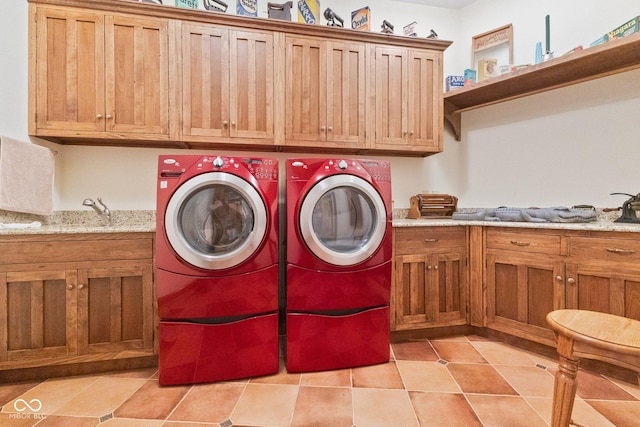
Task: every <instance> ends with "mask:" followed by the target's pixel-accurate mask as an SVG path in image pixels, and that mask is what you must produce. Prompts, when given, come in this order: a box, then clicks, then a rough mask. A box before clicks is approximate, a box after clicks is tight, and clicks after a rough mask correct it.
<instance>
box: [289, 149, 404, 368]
mask: <svg viewBox="0 0 640 427" xmlns="http://www.w3.org/2000/svg"><path fill="white" fill-rule="evenodd" d="M286 173H287V177H286V194H287V196H286V204H287V207H286V210H287V239H286V242H287V250H286V252H287V267H286V345H287V347H286V350H287V353H286V365H287V370H288V371H290V372H307V371H319V370H327V369H339V368H348V367H355V366H363V365H370V364H375V363H383V362H388V361H389V300H390V296H391V251H392V240H391V239H392V226H391V219H392V217H391V171H390V164H389V162H386V161H377V160H348V159H289V160H287V163H286Z"/></svg>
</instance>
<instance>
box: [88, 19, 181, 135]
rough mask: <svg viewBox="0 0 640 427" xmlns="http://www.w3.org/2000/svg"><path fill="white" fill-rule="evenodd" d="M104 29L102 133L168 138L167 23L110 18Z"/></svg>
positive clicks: (106, 21)
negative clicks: (103, 126) (163, 136)
mask: <svg viewBox="0 0 640 427" xmlns="http://www.w3.org/2000/svg"><path fill="white" fill-rule="evenodd" d="M105 28H106V33H105V46H106V47H105V80H106V106H105V110H104V111H105V114H104V118H103V120H104V123H105V126H106V130H107V131H110V132H117V133H126V134H132V133H136V134H151V135H168V134H169V48H168V24H167V21H166V20H162V19H158V20H152V19H149V18H133V17H126V16H120V15H115V16H107V17H106V18H105ZM98 119H99V120H100V119H101V117H100V114H98Z"/></svg>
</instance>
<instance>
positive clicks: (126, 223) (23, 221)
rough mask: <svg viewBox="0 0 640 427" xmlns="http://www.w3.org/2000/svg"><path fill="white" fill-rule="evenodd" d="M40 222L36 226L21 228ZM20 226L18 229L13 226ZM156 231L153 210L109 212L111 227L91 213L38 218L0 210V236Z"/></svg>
mask: <svg viewBox="0 0 640 427" xmlns="http://www.w3.org/2000/svg"><path fill="white" fill-rule="evenodd" d="M33 223H40V224H41V225H40V226H39V227H37V226H30V227H25V228H22V227H24V226H27V225H30V224H33ZM16 224H19V225H20V226H21V227H20V228H13V227H12V226H14V225H16ZM155 231H156V213H155V211H143V210H140V211H124V210H123V211H112V212H111V225H110V226H104V225H103V224H102V220H101V219H100V217H99V216H98V215H97V214H96V213H95V212H93V211H56V212H54V214H53V215H51V216H40V215H31V214H23V213H16V212H8V211H2V210H0V236H3V235H22V234H81V233H149V232H151V233H153V232H155Z"/></svg>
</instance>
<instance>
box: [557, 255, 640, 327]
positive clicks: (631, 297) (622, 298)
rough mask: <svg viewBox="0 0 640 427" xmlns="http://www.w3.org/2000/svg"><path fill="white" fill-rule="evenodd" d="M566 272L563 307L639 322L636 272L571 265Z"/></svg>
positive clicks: (615, 267)
mask: <svg viewBox="0 0 640 427" xmlns="http://www.w3.org/2000/svg"><path fill="white" fill-rule="evenodd" d="M566 269H567V274H566V276H567V278H566V281H567V284H566V287H567V291H566V295H567V296H566V298H567V308H573V309H578V310H591V311H600V312H603V313H610V314H615V315H617V316H623V317H629V318H631V319H636V320H640V271H637V270H632V269H624V268H620V265H610V264H607V263H603V264H598V265H594V264H591V265H589V264H578V263H573V262H572V263H567V266H566Z"/></svg>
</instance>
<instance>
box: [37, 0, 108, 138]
mask: <svg viewBox="0 0 640 427" xmlns="http://www.w3.org/2000/svg"><path fill="white" fill-rule="evenodd" d="M36 38H37V68H36V76H37V77H36V87H37V107H36V117H35V120H34V121H33V122H31V123H35V126H36V129H35V132H33V131H32V132H31V133H35V134H40V133H43V132H44V133H46V134H49V133H52V134H58V133H60V132H67V131H72V132H99V131H103V130H104V120H98V118H97V115H98V114H102V115H103V116H104V109H105V93H104V87H105V85H104V18H103V16H102V15H100V14H97V13H91V12H90V11H87V12H78V11H75V10H67V9H49V8H39V9H38V16H37V34H36Z"/></svg>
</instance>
